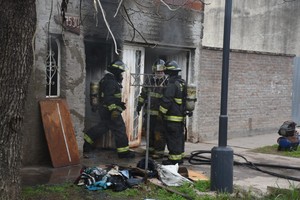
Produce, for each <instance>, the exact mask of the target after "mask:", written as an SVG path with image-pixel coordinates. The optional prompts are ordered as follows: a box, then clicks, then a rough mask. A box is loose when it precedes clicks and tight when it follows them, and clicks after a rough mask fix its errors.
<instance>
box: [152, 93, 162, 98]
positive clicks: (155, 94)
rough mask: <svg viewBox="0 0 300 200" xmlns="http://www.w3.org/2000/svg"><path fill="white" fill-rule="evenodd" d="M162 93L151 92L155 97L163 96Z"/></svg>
mask: <svg viewBox="0 0 300 200" xmlns="http://www.w3.org/2000/svg"><path fill="white" fill-rule="evenodd" d="M162 96H163V95H162V94H159V93H156V92H150V97H154V98H162Z"/></svg>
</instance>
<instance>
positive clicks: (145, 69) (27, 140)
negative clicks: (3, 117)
mask: <svg viewBox="0 0 300 200" xmlns="http://www.w3.org/2000/svg"><path fill="white" fill-rule="evenodd" d="M165 2H166V3H168V5H165V4H163V3H162V2H160V1H141V0H139V1H124V2H122V4H121V5H120V4H119V1H117V0H101V1H92V0H88V1H80V0H77V1H76V0H75V1H69V2H68V3H67V1H63V0H51V1H37V19H38V22H37V31H36V37H35V65H34V70H33V72H32V75H31V76H32V80H31V82H30V85H29V92H28V98H27V103H26V114H25V122H24V127H23V133H24V145H23V165H33V164H41V163H49V162H50V157H49V150H48V147H47V141H46V138H45V134H44V130H43V123H42V119H41V110H40V107H39V101H41V100H45V99H56V98H62V99H65V100H66V101H67V104H68V107H69V111H70V114H71V118H72V123H73V126H74V131H75V136H76V140H77V145H78V147H79V150H80V151H82V144H83V133H84V131H86V130H87V129H89V128H90V127H92V126H94V125H95V124H97V122H98V120H99V116H98V114H97V113H93V112H92V111H91V107H90V99H89V90H90V83H91V82H95V81H99V80H100V78H101V77H102V76H103V75H104V70H105V69H106V67H107V65H108V64H109V63H110V62H112V61H113V60H114V59H122V60H123V61H124V63H126V65H127V69H126V73H125V76H124V80H123V85H124V87H123V100H124V102H125V103H126V107H127V109H126V111H125V112H124V113H123V117H124V120H125V123H126V128H127V134H128V137H129V140H130V146H132V147H136V146H138V145H139V143H140V138H141V117H139V116H138V115H137V113H136V112H135V105H136V103H137V102H136V101H137V95H138V94H139V92H140V88H139V87H138V86H132V85H131V81H132V74H145V73H151V66H152V64H153V62H154V61H155V60H156V59H157V58H162V59H164V60H176V61H177V62H178V63H179V64H180V66H181V67H182V76H183V78H185V79H187V80H188V82H189V83H197V81H198V80H197V77H198V74H197V71H198V70H197V68H199V63H200V46H201V38H202V21H203V5H202V3H201V2H195V1H176V2H175V1H165ZM64 3H67V4H66V5H67V9H62V8H64ZM63 19H64V20H63ZM140 77H141V78H140V81H141V82H142V78H143V76H140ZM196 109H197V108H196ZM197 113H198V112H197V110H196V111H195V115H194V116H193V118H192V119H190V120H189V124H190V125H189V128H190V130H189V134H190V135H192V134H198V131H196V130H195V131H193V130H194V129H193V125H192V124H193V123H192V121H193V120H194V119H195V118H198V114H197ZM193 132H195V133H193ZM106 137H107V138H104V139H103V141H102V142H104V143H106V144H104V146H105V145H106V146H110V145H112V144H107V143H111V141H112V140H111V136H110V135H108V136H106ZM102 145H103V144H102ZM27 155H30V156H27Z"/></svg>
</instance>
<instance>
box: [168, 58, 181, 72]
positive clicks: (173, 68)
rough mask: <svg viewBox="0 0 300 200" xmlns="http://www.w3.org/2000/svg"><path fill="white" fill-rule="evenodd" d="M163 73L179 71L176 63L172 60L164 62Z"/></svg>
mask: <svg viewBox="0 0 300 200" xmlns="http://www.w3.org/2000/svg"><path fill="white" fill-rule="evenodd" d="M165 71H181V68H180V67H179V66H178V64H177V62H176V61H174V60H172V61H168V62H166V64H165Z"/></svg>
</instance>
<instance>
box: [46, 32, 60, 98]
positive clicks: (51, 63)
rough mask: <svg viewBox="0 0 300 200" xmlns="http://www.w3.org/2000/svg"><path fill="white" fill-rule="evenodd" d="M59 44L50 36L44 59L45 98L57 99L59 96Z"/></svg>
mask: <svg viewBox="0 0 300 200" xmlns="http://www.w3.org/2000/svg"><path fill="white" fill-rule="evenodd" d="M60 54H61V49H60V42H59V40H58V39H57V38H55V37H53V36H50V38H49V45H48V52H47V58H46V97H59V95H60V64H61V62H60V60H61V58H60V57H61V55H60Z"/></svg>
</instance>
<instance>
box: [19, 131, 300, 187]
mask: <svg viewBox="0 0 300 200" xmlns="http://www.w3.org/2000/svg"><path fill="white" fill-rule="evenodd" d="M277 138H278V135H277V134H275V133H272V134H264V135H257V136H251V137H242V138H235V139H229V140H228V141H227V144H228V148H231V149H232V150H233V153H234V154H238V155H241V156H244V157H245V158H246V159H247V160H248V161H250V162H253V163H261V164H274V165H288V166H295V167H299V163H300V160H299V158H288V157H282V156H277V155H269V154H261V153H253V152H251V149H255V148H258V147H263V146H267V145H273V144H276V140H277ZM185 146H186V155H187V157H189V156H190V155H191V152H194V151H210V150H211V149H212V148H213V147H217V146H218V141H217V140H212V141H205V142H203V143H197V144H193V143H186V145H185ZM143 149H145V145H144V144H142V145H141V146H140V147H139V148H138V149H136V151H138V152H141V150H143ZM203 155H204V156H208V157H210V154H209V153H207V154H203ZM143 157H144V156H143V154H141V153H139V154H137V157H136V158H134V159H125V160H124V159H118V158H117V155H116V153H115V152H114V151H113V150H101V151H100V150H98V151H96V152H95V153H93V154H91V155H90V158H88V159H87V158H81V165H77V166H69V167H62V168H52V167H51V166H44V167H41V166H37V167H25V168H23V169H22V171H21V172H22V183H23V185H35V184H46V183H61V182H64V181H74V180H75V179H76V177H78V175H79V174H80V169H81V167H82V166H83V165H85V166H90V167H93V166H104V165H106V164H118V165H121V166H131V167H136V164H137V163H138V161H139V160H141V159H142V158H143ZM234 161H238V162H243V163H244V162H245V160H243V159H241V158H240V157H238V156H234ZM157 162H161V160H158V161H157ZM183 166H184V167H186V168H187V169H191V170H194V171H198V172H201V173H203V174H204V175H206V176H207V177H208V178H210V169H211V167H210V165H207V164H206V165H195V164H191V163H190V162H189V161H188V159H186V160H185V163H184V165H183ZM260 168H261V169H263V170H266V171H271V172H275V173H279V174H283V175H289V176H292V177H296V178H298V179H300V170H299V169H298V170H287V169H274V168H269V167H267V168H266V167H260ZM233 185H235V186H240V187H243V188H245V189H247V188H249V189H257V190H260V191H261V192H266V191H267V187H268V186H272V187H280V188H289V187H290V186H296V187H300V182H298V181H291V180H286V179H283V178H278V177H276V176H272V175H269V174H266V173H262V172H260V171H256V170H253V169H250V168H248V167H245V166H236V165H234V166H233Z"/></svg>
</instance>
